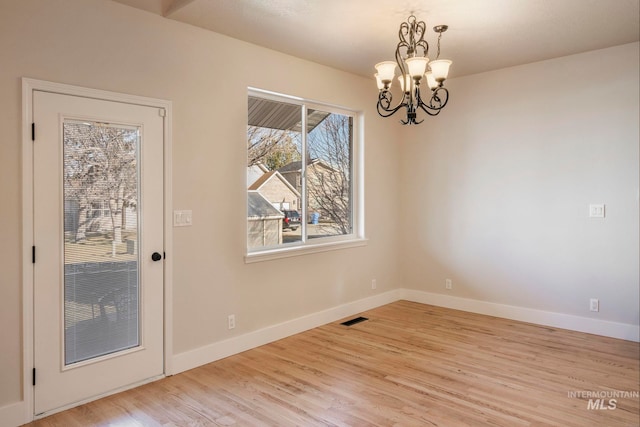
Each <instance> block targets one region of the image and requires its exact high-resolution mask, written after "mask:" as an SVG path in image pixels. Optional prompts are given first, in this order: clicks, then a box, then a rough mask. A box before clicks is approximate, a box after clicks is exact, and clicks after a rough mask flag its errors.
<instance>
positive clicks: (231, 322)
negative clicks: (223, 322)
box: [227, 314, 236, 329]
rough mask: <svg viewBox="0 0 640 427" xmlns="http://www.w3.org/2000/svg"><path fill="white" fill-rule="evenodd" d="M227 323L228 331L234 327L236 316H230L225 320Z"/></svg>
mask: <svg viewBox="0 0 640 427" xmlns="http://www.w3.org/2000/svg"><path fill="white" fill-rule="evenodd" d="M227 320H228V323H229V329H233V328H235V327H236V315H235V314H230V315H229V318H228V319H227Z"/></svg>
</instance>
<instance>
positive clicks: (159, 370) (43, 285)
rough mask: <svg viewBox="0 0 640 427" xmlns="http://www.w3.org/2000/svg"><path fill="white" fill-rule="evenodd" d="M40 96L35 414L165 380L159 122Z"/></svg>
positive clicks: (138, 111) (136, 110) (89, 102)
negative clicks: (137, 385)
mask: <svg viewBox="0 0 640 427" xmlns="http://www.w3.org/2000/svg"><path fill="white" fill-rule="evenodd" d="M163 113H164V111H163V110H162V109H158V108H155V107H149V106H141V105H134V104H129V103H120V102H114V101H107V100H100V99H92V98H85V97H80V96H72V95H64V94H58V93H50V92H45V91H37V90H36V91H34V94H33V121H34V123H35V140H34V142H33V170H34V176H33V194H34V200H33V206H34V213H33V218H34V224H33V230H34V245H35V249H34V256H35V263H34V306H33V307H34V365H35V372H34V374H35V387H34V390H35V391H34V413H35V414H36V415H40V414H43V413H48V412H52V411H55V410H56V409H60V408H64V407H68V406H72V405H73V404H74V403H77V402H81V401H85V400H89V399H91V398H94V397H97V396H100V395H103V394H106V393H109V392H110V391H114V390H117V389H119V388H123V387H126V386H128V385H132V384H136V383H141V382H143V381H145V380H149V379H151V378H154V377H158V376H161V375H162V374H163V371H164V361H163V303H164V302H163V254H164V252H163V251H164V250H163V244H164V242H163V241H164V238H163V221H164V220H163V212H164V210H163V194H164V193H163V120H164V119H163V116H164V114H163Z"/></svg>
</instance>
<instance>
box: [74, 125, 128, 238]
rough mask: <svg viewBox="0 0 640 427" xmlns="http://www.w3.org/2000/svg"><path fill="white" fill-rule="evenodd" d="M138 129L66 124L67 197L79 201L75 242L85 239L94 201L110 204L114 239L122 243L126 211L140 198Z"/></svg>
mask: <svg viewBox="0 0 640 427" xmlns="http://www.w3.org/2000/svg"><path fill="white" fill-rule="evenodd" d="M137 141H138V131H137V129H131V128H124V127H116V126H111V125H106V124H96V123H65V126H64V161H65V200H75V201H76V202H77V203H78V216H79V220H78V228H77V230H76V233H75V241H81V240H83V239H85V238H86V234H85V233H86V227H87V222H88V221H89V220H90V219H91V218H87V211H88V209H89V208H90V207H91V206H92V204H96V203H99V204H100V205H102V203H104V202H106V203H108V206H109V215H110V228H111V238H112V239H113V241H114V242H115V243H122V227H123V222H124V221H123V217H122V215H123V210H124V209H125V207H126V206H135V201H136V199H137V170H136V162H137V159H136V154H137Z"/></svg>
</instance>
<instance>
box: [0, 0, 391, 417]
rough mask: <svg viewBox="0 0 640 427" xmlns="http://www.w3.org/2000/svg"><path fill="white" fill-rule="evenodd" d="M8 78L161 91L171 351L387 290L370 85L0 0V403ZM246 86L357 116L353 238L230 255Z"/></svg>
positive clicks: (17, 145) (123, 22)
mask: <svg viewBox="0 0 640 427" xmlns="http://www.w3.org/2000/svg"><path fill="white" fill-rule="evenodd" d="M21 77H30V78H36V79H42V80H49V81H55V82H60V83H67V84H73V85H78V86H85V87H91V88H98V89H104V90H111V91H116V92H124V93H131V94H135V95H142V96H149V97H154V98H163V99H168V100H171V101H173V111H174V116H173V159H172V160H173V201H174V208H175V209H192V210H193V226H192V227H181V228H177V229H175V230H174V248H173V249H171V248H168V255H169V256H172V257H173V263H174V264H173V265H174V277H173V284H174V287H173V288H174V302H173V310H174V325H173V326H174V337H173V338H174V353H175V354H178V353H182V352H185V351H188V350H191V349H196V348H199V347H202V346H206V345H208V344H211V343H215V342H219V341H222V340H225V339H227V338H231V337H234V336H238V335H241V334H244V333H247V332H249V331H253V330H256V329H259V328H262V327H266V326H269V325H273V324H277V323H280V322H283V321H286V320H290V319H295V318H297V317H300V316H303V315H306V314H308V313H314V312H317V311H320V310H325V309H328V308H332V307H335V306H337V305H340V304H344V303H347V302H351V301H355V300H358V299H361V298H365V297H367V296H370V295H373V294H374V293H382V292H385V291H388V290H390V289H392V288H394V287H396V286H398V282H397V280H396V277H397V275H398V270H397V268H396V261H395V259H396V258H395V256H394V254H395V253H397V249H398V241H399V239H398V238H397V229H396V227H395V223H394V222H390V221H388V219H389V218H392V217H393V216H394V209H393V206H396V205H398V202H399V196H398V195H397V194H396V188H398V186H399V183H398V181H397V178H395V177H397V176H398V173H399V169H398V168H399V155H398V153H397V152H396V150H395V149H394V146H393V145H392V144H389V143H388V141H390V140H393V132H395V128H393V127H390V126H388V122H386V121H384V120H381V119H378V118H377V116H376V113H375V110H374V109H373V107H374V106H375V105H374V100H375V91H374V89H372V88H373V87H374V83H373V82H372V81H370V80H367V79H363V78H361V77H356V76H354V75H350V74H347V73H343V72H340V71H336V70H333V69H331V68H327V67H324V66H320V65H318V64H314V63H310V62H305V61H302V60H298V59H296V58H292V57H288V56H286V55H283V54H280V53H277V52H275V51H270V50H267V49H263V48H259V47H256V46H253V45H250V44H246V43H242V42H239V41H235V40H232V39H229V38H227V37H223V36H221V35H217V34H213V33H211V32H207V31H204V30H201V29H198V28H195V27H191V26H188V25H183V24H179V23H175V22H172V21H169V20H165V19H162V18H160V17H157V16H154V15H151V14H147V13H144V12H141V11H137V10H135V9H131V8H128V7H126V6H123V5H120V4H117V3H113V2H110V1H105V0H64V1H58V0H56V1H52V0H20V1H4V0H2V1H0V128H1V129H2V130H3V131H2V138H1V140H0V200H1V201H2V202H1V203H2V208H1V210H0V212H1V218H0V236H2V245H0V280H1V284H0V324H1V325H2V327H1V328H0V343H1V344H0V346H1V351H0V407H2V406H3V405H7V404H9V403H11V402H15V401H18V400H20V399H21V381H20V378H21V372H22V366H21V360H22V355H21V347H22V342H21V333H22V329H21V322H22V317H21V316H22V314H21V305H22V301H21V288H22V283H21V280H22V278H21V262H22V259H21V255H20V254H21V250H22V243H21V227H22V219H21V218H22V212H21V203H22V199H21V192H22V187H21V166H20V165H21V162H22V158H21V144H22V142H21V134H20V129H21V112H20V109H21V104H22V102H21V81H20V79H21ZM248 86H252V87H257V88H262V89H267V90H271V91H275V92H281V93H285V94H290V95H295V96H300V97H305V98H309V99H312V100H317V101H321V102H327V103H330V104H335V105H342V106H344V107H347V108H350V109H355V110H360V111H363V112H364V114H365V117H366V120H365V123H366V124H365V129H364V132H365V137H366V141H365V146H366V147H365V163H366V169H365V200H366V202H365V203H366V205H365V208H366V211H367V217H366V221H367V222H366V235H367V237H368V238H369V242H368V244H367V245H366V246H364V247H358V248H352V249H345V250H338V251H332V252H326V253H321V254H310V255H305V256H299V257H295V258H289V259H284V260H279V261H268V262H259V263H253V264H245V263H244V260H243V256H244V254H245V249H246V248H245V242H246V238H245V235H246V227H247V225H246V215H245V214H244V213H243V212H245V210H246V141H245V136H246V130H245V129H246V120H247V119H246V115H247V113H246V109H247V104H246V98H247V87H248ZM372 91H373V92H372ZM381 170H384V171H385V173H384V174H381V173H379V171H381ZM239 212H240V214H239ZM221 224H222V225H223V226H220V225H221ZM319 266H322V268H319ZM284 267H286V271H287V278H292V277H293V278H295V279H288V280H282V279H281V277H280V274H279V272H280V271H282V270H283V269H285V268H284ZM310 272H312V274H309V273H310ZM372 278H376V279H377V283H378V287H377V290H375V291H372V290H371V285H370V284H371V279H372ZM231 313H234V314H235V315H236V321H237V327H236V329H234V330H233V331H229V330H227V315H228V314H231Z"/></svg>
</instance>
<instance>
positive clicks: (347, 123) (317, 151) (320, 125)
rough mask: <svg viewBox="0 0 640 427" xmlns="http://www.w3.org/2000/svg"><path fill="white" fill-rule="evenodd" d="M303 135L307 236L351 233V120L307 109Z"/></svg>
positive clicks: (346, 117) (316, 236)
mask: <svg viewBox="0 0 640 427" xmlns="http://www.w3.org/2000/svg"><path fill="white" fill-rule="evenodd" d="M307 132H308V134H307V151H308V153H309V154H308V156H307V163H306V164H307V169H306V177H307V186H306V188H307V194H306V196H307V197H306V201H307V210H306V211H307V213H308V218H307V220H308V222H309V226H308V228H307V236H308V238H309V239H313V238H318V237H327V236H339V235H344V234H351V233H352V230H353V214H352V208H351V206H352V203H353V200H352V190H351V182H352V179H351V169H352V168H351V164H352V159H351V157H352V154H351V153H352V150H351V148H352V143H351V142H352V135H353V118H352V117H349V116H346V115H343V114H336V113H328V112H323V111H320V110H314V109H311V108H310V109H308V110H307Z"/></svg>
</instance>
